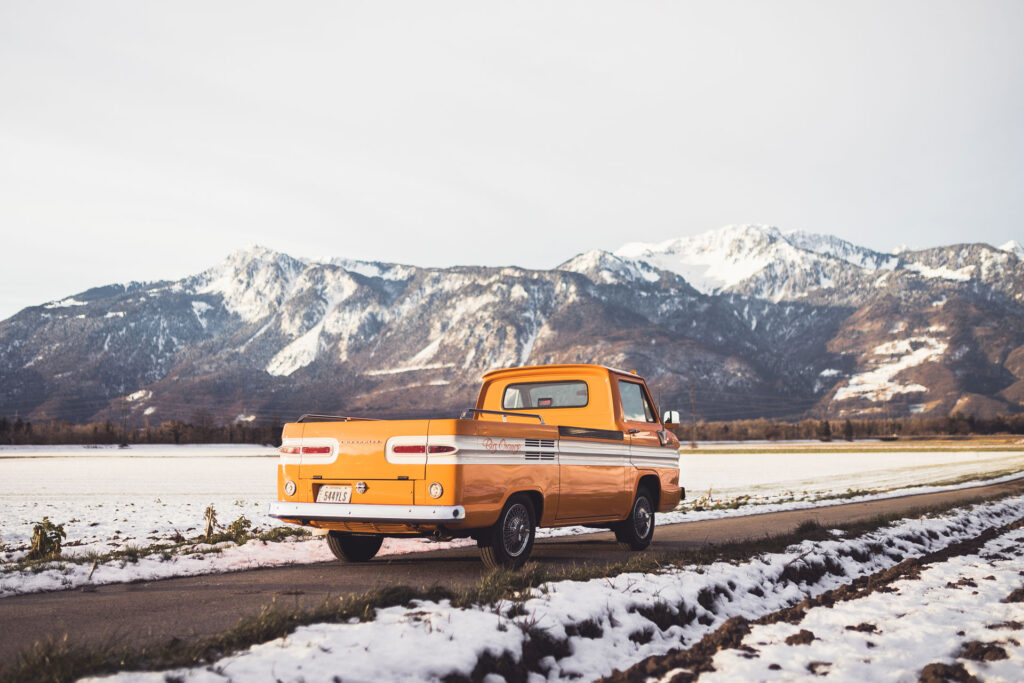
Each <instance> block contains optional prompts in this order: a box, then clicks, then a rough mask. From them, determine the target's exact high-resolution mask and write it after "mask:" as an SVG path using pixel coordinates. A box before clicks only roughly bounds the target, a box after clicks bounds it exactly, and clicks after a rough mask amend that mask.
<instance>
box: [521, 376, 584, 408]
mask: <svg viewBox="0 0 1024 683" xmlns="http://www.w3.org/2000/svg"><path fill="white" fill-rule="evenodd" d="M589 400H590V394H589V393H588V392H587V383H586V382H579V381H571V382H528V383H522V384H509V385H508V386H507V387H505V395H504V396H502V399H501V408H502V410H518V409H520V408H582V407H583V406H585V405H587V402H588V401H589Z"/></svg>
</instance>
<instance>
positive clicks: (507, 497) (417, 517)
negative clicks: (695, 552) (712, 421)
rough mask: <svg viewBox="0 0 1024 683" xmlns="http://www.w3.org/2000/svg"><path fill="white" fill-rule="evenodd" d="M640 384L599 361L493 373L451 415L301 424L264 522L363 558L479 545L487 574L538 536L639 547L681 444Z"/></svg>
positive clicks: (319, 419)
mask: <svg viewBox="0 0 1024 683" xmlns="http://www.w3.org/2000/svg"><path fill="white" fill-rule="evenodd" d="M671 426H674V425H671V424H669V425H666V423H665V422H663V421H662V420H661V419H660V418H659V416H658V413H657V410H656V407H655V404H654V402H653V401H652V400H651V396H650V392H649V391H648V389H647V386H646V383H645V382H644V380H643V378H641V377H639V376H638V375H636V374H635V373H632V372H626V371H622V370H616V369H613V368H608V367H604V366H599V365H583V364H573V365H540V366H526V367H517V368H507V369H502V370H495V371H492V372H489V373H487V374H485V375H484V377H483V384H482V386H481V389H480V394H479V396H478V398H477V401H476V404H475V407H474V408H470V409H468V410H466V411H465V412H464V413H463V414H462V415H461V416H460V417H458V418H442V419H431V420H368V419H360V418H347V417H325V416H304V417H303V418H302V419H300V420H298V421H296V422H293V423H289V424H287V425H285V427H284V431H283V433H282V445H281V464H280V465H279V467H278V501H277V502H276V503H274V504H273V505H272V506H271V515H272V516H274V517H277V518H279V519H282V520H284V521H287V522H291V523H295V524H303V525H307V526H310V527H314V528H317V529H320V530H325V531H326V532H327V542H328V544H329V545H330V546H331V549H332V551H334V553H335V555H336V556H338V557H339V559H343V560H347V561H364V560H368V559H370V558H372V557H373V555H375V554H376V552H377V550H378V549H379V548H380V544H381V541H382V539H383V538H384V537H385V536H407V535H428V536H433V537H438V538H451V537H472V538H474V539H476V541H477V544H478V546H479V547H480V550H481V556H482V558H483V560H484V562H485V564H487V565H489V566H511V567H515V566H519V565H521V564H522V563H524V562H525V561H526V559H527V558H528V557H529V555H530V551H531V549H532V546H533V540H534V537H535V531H536V528H537V527H538V526H543V527H554V526H567V525H577V524H587V525H595V526H606V527H608V528H610V529H613V530H614V531H615V534H616V538H617V539H618V541H619V542H620V543H622V544H624V545H626V546H628V547H630V548H632V549H635V550H640V549H643V548H646V547H647V545H648V544H649V543H650V542H651V538H652V537H653V533H654V514H655V513H656V512H664V511H668V510H671V509H673V508H675V507H676V505H678V503H679V500H680V499H681V497H682V495H683V490H682V488H681V487H680V486H679V442H678V440H677V439H676V437H675V436H674V435H673V434H672V432H671V431H670V430H669V427H671Z"/></svg>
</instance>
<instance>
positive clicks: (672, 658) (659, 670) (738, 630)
mask: <svg viewBox="0 0 1024 683" xmlns="http://www.w3.org/2000/svg"><path fill="white" fill-rule="evenodd" d="M748 633H750V622H749V621H747V620H746V619H744V618H743V617H733V618H732V619H729V620H728V621H726V622H725V623H724V624H722V625H721V626H719V627H718V628H717V629H715V630H714V631H712V632H711V633H708V634H706V635H705V636H704V637H703V638H701V639H700V640H699V641H698V642H697V643H696V644H694V645H693V646H691V647H689V648H687V649H686V650H676V651H675V652H670V653H668V654H667V655H665V656H664V657H657V658H651V659H648V660H646V661H644V662H641V663H640V664H637V665H636V666H634V667H631V668H630V669H627V670H626V671H615V672H613V673H612V674H611V675H610V676H608V677H607V678H605V679H603V680H605V681H614V682H616V683H627V682H628V683H640V682H641V681H646V680H647V679H648V678H650V677H651V676H661V675H664V674H665V673H666V672H668V671H670V670H671V669H687V671H681V672H679V673H677V674H676V675H675V676H673V677H672V678H671V679H670V681H671V683H688V682H689V681H695V680H697V677H698V676H700V674H702V673H704V672H706V671H713V669H712V668H711V660H712V659H714V657H715V655H716V654H717V653H718V651H719V650H728V649H734V648H738V647H739V646H740V645H742V644H743V639H744V638H746V637H747V634H748ZM645 665H648V666H645Z"/></svg>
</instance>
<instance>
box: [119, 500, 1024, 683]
mask: <svg viewBox="0 0 1024 683" xmlns="http://www.w3.org/2000/svg"><path fill="white" fill-rule="evenodd" d="M1022 513H1024V497H1015V498H1009V499H1005V500H1003V501H999V502H991V503H986V504H981V505H976V506H972V507H970V508H967V509H963V510H958V511H953V512H950V513H948V514H945V515H942V516H938V517H931V518H920V519H912V520H903V521H901V522H897V523H894V524H892V525H890V526H889V527H886V528H882V529H879V530H876V531H873V532H869V533H867V534H864V535H862V536H859V537H857V538H850V539H845V538H843V535H842V534H836V535H835V537H834V540H826V541H819V542H812V541H805V542H803V543H801V544H798V545H794V546H792V547H790V548H787V549H786V550H785V551H784V552H781V553H771V554H764V555H761V556H759V557H756V558H753V559H751V560H749V561H746V562H741V563H736V564H732V563H726V562H716V563H713V564H711V565H706V566H681V567H667V568H666V569H665V570H664V571H662V572H659V573H653V574H640V573H627V574H620V575H618V576H615V577H609V578H602V579H594V580H590V581H560V582H553V583H548V584H545V585H543V586H540V587H539V588H537V589H534V590H532V591H530V592H529V593H528V594H527V595H525V596H523V598H524V599H523V601H522V602H521V603H518V604H511V603H503V604H499V605H496V606H493V605H492V606H478V607H472V608H455V607H452V606H451V604H450V603H449V602H448V601H441V602H432V601H418V602H416V604H414V605H412V606H411V607H392V608H386V609H381V610H378V612H377V615H376V618H375V619H373V620H372V621H367V622H359V621H358V620H355V619H354V620H352V621H351V622H349V623H346V624H315V625H311V626H307V627H301V628H299V629H297V630H296V631H295V632H294V633H292V634H290V635H289V636H287V637H285V638H279V639H276V640H273V641H270V642H268V643H264V644H260V645H256V646H254V647H252V648H250V649H248V650H246V651H244V652H241V653H239V654H237V655H234V656H230V657H226V658H224V659H221V660H220V661H217V662H215V663H214V664H212V665H209V666H204V667H197V668H191V669H179V670H175V671H168V672H157V673H124V674H120V675H118V676H115V677H114V679H116V680H124V681H153V682H154V683H156V682H158V681H159V682H162V681H165V680H170V679H173V680H182V681H185V680H187V681H203V682H206V681H210V682H212V681H226V680H246V681H263V680H266V681H275V680H278V681H299V680H303V681H330V680H337V679H338V678H340V679H342V680H346V681H378V680H391V681H421V680H440V679H442V678H443V677H445V676H448V675H452V674H456V675H459V674H461V675H462V676H469V675H471V674H474V669H476V668H477V667H478V665H479V664H480V662H481V661H486V660H487V659H488V657H486V655H490V658H489V659H490V661H491V662H492V663H493V662H495V661H500V660H501V659H502V658H503V657H505V658H509V659H511V661H512V662H513V663H514V664H515V665H518V666H521V667H523V668H525V669H528V670H529V671H531V672H532V674H531V676H534V675H535V678H532V680H548V681H557V680H580V679H582V680H593V679H595V678H598V677H600V676H603V675H607V674H609V673H611V671H612V670H613V669H624V668H627V667H628V666H630V665H631V664H633V663H635V662H638V661H641V660H643V659H645V658H647V657H649V656H652V655H659V654H663V653H665V652H668V651H669V650H672V649H675V648H680V647H688V646H689V645H692V644H693V643H695V642H696V641H697V640H699V639H700V638H701V637H702V636H704V635H705V634H707V633H710V632H711V631H714V630H715V629H717V628H718V627H719V626H721V625H722V624H723V623H724V622H725V621H726V620H727V619H729V618H730V617H735V616H742V617H746V618H748V619H753V618H756V617H759V616H762V615H766V614H770V613H772V612H775V611H777V610H779V609H782V608H785V607H788V606H792V605H794V604H796V603H798V602H799V601H800V600H802V599H804V598H806V597H809V596H814V595H820V594H821V593H823V592H824V591H826V590H829V589H834V588H838V587H840V586H842V585H844V584H847V583H849V582H850V581H852V580H853V579H854V578H856V577H859V576H866V575H868V574H872V573H874V572H877V571H880V570H882V569H886V568H888V567H891V566H894V565H895V564H897V563H898V562H899V561H901V560H903V559H905V558H907V557H919V556H921V555H923V554H925V553H927V552H931V551H935V550H938V549H941V548H945V547H946V546H948V545H949V544H951V543H953V542H956V541H958V540H969V539H973V538H976V537H977V536H978V535H979V534H980V533H981V532H982V531H984V530H986V529H988V528H996V527H1001V526H1003V525H1006V524H1009V523H1011V522H1013V521H1016V520H1018V519H1019V518H1020V517H1021V516H1022ZM1021 541H1024V532H1022V531H1020V530H1016V531H1010V532H1007V533H1004V534H1003V535H1002V536H1000V537H997V538H996V539H995V540H993V541H991V542H989V544H988V545H987V546H986V547H984V548H983V549H982V551H981V552H979V553H975V554H973V555H968V556H964V557H961V558H954V560H951V561H949V562H947V563H945V564H943V565H941V566H938V567H935V568H933V569H930V570H927V571H926V572H924V573H923V574H922V577H921V581H920V582H917V583H916V585H910V584H911V583H912V582H910V581H906V582H903V583H900V584H898V585H897V588H896V591H897V592H896V593H891V592H888V593H884V594H876V595H877V597H875V596H870V597H868V598H863V599H860V600H856V601H851V602H849V603H846V604H843V605H841V606H837V607H836V608H835V609H834V610H831V612H830V613H826V612H828V610H826V609H825V608H822V610H821V613H820V614H819V613H818V610H812V611H811V612H810V613H809V614H808V617H807V619H806V620H805V622H804V623H803V624H802V625H801V627H802V628H815V629H817V630H816V631H815V633H816V634H817V633H818V631H820V634H819V635H818V637H819V638H820V640H821V642H820V643H818V641H814V642H812V643H811V645H810V646H785V647H788V648H789V649H788V650H786V651H781V650H780V649H779V648H782V647H783V646H782V645H780V644H779V641H780V639H784V638H785V637H786V636H788V635H789V634H790V633H792V632H794V631H796V630H797V629H796V628H794V627H792V626H790V625H781V626H777V627H765V628H764V629H761V630H755V632H754V634H751V636H750V637H749V640H750V642H751V643H756V647H759V648H763V650H762V653H761V655H760V657H759V658H758V659H755V660H744V659H743V658H742V657H737V656H735V655H734V654H733V653H730V652H724V653H721V654H720V655H719V659H721V660H722V667H723V668H722V670H721V675H722V678H721V679H720V680H756V679H761V680H764V679H773V678H781V679H785V680H792V679H793V678H794V677H803V676H807V677H811V676H813V675H814V668H813V667H811V668H808V667H809V666H810V663H811V661H819V662H829V665H828V666H829V667H830V668H829V669H828V670H829V672H830V678H832V677H834V676H835V675H838V676H839V677H840V678H841V679H843V680H914V679H916V673H917V671H918V670H919V669H920V668H921V667H923V666H924V665H925V664H927V663H929V662H934V661H945V662H948V661H952V660H953V659H954V658H955V657H956V656H957V654H958V652H959V650H960V648H961V645H962V644H963V643H964V642H965V641H967V640H970V639H981V638H984V639H987V640H996V639H1000V638H1002V639H1004V642H1006V643H1007V645H1006V647H1007V649H1008V650H1012V654H1010V655H1009V659H1007V660H1006V661H1004V662H1003V664H998V665H997V664H976V665H972V666H974V668H975V670H978V671H979V672H982V673H983V675H984V677H985V680H999V679H1000V677H1002V679H1003V680H1016V679H1017V678H1018V676H1016V675H1014V674H1017V675H1019V672H1020V670H1021V668H1020V664H1021V662H1022V658H1021V650H1020V643H1019V641H1017V640H1013V641H1012V642H1011V641H1009V640H1007V639H1006V636H1004V635H1003V634H1001V633H997V632H996V631H993V630H991V629H988V626H990V625H992V624H995V623H1003V624H1007V623H1009V624H1013V623H1016V626H1012V625H1011V626H1009V627H1007V628H1010V629H1011V630H1015V631H1016V632H1017V633H1016V635H1017V636H1020V635H1021V634H1020V633H1019V631H1020V630H1021V629H1022V628H1024V627H1022V626H1021V625H1020V623H1019V622H1020V621H1024V603H1019V602H1018V603H1002V604H998V606H997V605H996V603H997V602H998V600H1000V599H1002V598H1004V597H1005V596H1007V595H1008V594H1009V593H1010V592H1011V591H1012V590H1013V589H1015V588H1018V587H1020V586H1021V584H1022V582H1024V581H1022V579H1021V575H1022V574H1024V557H1022V554H1021V550H1020V548H1021ZM961 578H967V579H969V580H970V582H972V583H975V584H978V586H969V584H966V585H965V584H964V583H963V582H960V579H961ZM947 581H949V582H951V583H952V582H954V581H956V582H959V583H958V586H959V587H958V588H957V589H947V588H945V586H946V584H945V582H947ZM982 584H984V586H982ZM979 587H980V588H979ZM973 590H977V593H972V592H971V591H973ZM954 591H959V592H954ZM900 620H903V621H902V622H901V621H900ZM862 622H871V623H872V624H874V625H876V626H878V629H879V631H880V632H879V634H878V635H870V636H869V635H867V634H865V633H853V634H848V633H847V632H846V630H845V626H847V625H851V624H853V625H856V624H860V623H862ZM1007 635H1009V634H1007ZM869 639H870V640H873V641H877V645H878V647H877V648H876V649H872V648H871V647H870V646H869V645H867V640H869ZM783 642H784V640H783ZM538 643H546V644H547V647H546V648H545V649H544V650H543V651H542V652H541V654H540V655H539V656H536V655H535V656H533V657H531V656H530V654H529V653H530V651H531V650H532V651H533V652H534V653H536V652H537V649H538ZM552 643H554V645H552ZM883 643H884V645H883ZM799 647H803V648H805V649H804V650H803V651H799V652H797V651H796V650H798V648H799ZM883 647H884V648H885V651H884V652H883V651H882V648H883ZM876 650H877V651H876ZM813 657H821V659H820V660H816V659H812V658H813ZM871 657H875V658H876V659H877V662H878V663H877V665H876V666H874V667H872V668H870V669H868V668H866V664H867V663H866V662H864V660H865V659H869V658H871ZM858 658H859V659H858ZM719 659H716V660H715V664H716V668H717V665H718V662H719ZM777 662H781V663H783V665H784V666H783V668H782V669H781V670H775V669H772V668H770V664H772V663H777ZM744 667H746V668H744ZM801 667H802V668H801ZM475 673H476V674H481V673H487V670H486V669H485V670H483V671H480V670H477V671H476V672H475ZM105 680H109V679H105ZM493 680H499V679H497V678H494V679H493Z"/></svg>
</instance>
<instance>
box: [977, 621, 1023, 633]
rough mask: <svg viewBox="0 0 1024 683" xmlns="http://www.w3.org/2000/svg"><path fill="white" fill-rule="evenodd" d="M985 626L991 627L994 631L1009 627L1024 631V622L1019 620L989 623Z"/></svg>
mask: <svg viewBox="0 0 1024 683" xmlns="http://www.w3.org/2000/svg"><path fill="white" fill-rule="evenodd" d="M985 628H990V629H992V630H993V631H996V630H999V629H1007V630H1008V631H1024V624H1022V623H1020V622H1019V621H1001V622H999V623H998V624H989V625H988V626H986V627H985Z"/></svg>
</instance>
